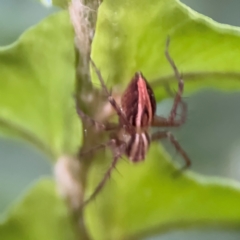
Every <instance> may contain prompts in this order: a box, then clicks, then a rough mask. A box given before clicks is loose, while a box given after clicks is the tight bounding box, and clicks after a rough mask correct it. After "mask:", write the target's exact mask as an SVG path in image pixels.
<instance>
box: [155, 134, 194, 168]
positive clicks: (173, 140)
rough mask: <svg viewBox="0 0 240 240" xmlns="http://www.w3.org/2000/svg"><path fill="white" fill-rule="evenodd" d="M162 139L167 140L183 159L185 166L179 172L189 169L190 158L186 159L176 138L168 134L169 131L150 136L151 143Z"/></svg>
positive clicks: (185, 154) (186, 156)
mask: <svg viewBox="0 0 240 240" xmlns="http://www.w3.org/2000/svg"><path fill="white" fill-rule="evenodd" d="M162 138H168V139H169V141H170V142H171V143H172V144H173V146H174V147H175V149H176V150H177V151H178V152H179V153H180V154H181V156H182V157H183V159H184V161H185V166H183V167H182V169H181V170H184V169H186V168H188V167H190V166H191V160H190V158H189V157H188V155H187V153H186V152H185V151H184V150H183V148H182V147H181V145H180V143H179V142H178V141H177V140H176V138H175V137H174V136H173V134H172V133H171V132H169V131H159V132H156V133H153V134H152V136H151V140H152V141H157V140H160V139H162Z"/></svg>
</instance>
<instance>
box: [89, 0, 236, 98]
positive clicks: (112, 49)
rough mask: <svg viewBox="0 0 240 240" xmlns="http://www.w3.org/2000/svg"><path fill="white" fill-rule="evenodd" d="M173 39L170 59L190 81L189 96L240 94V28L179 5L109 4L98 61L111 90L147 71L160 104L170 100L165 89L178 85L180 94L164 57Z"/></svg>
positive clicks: (102, 16)
mask: <svg viewBox="0 0 240 240" xmlns="http://www.w3.org/2000/svg"><path fill="white" fill-rule="evenodd" d="M167 36H170V39H171V42H170V54H171V56H172V58H173V59H174V61H175V63H176V65H177V67H178V69H179V71H180V72H181V73H182V75H183V77H184V79H185V83H186V84H185V92H188V93H192V92H193V91H196V90H200V89H201V88H204V87H214V88H218V89H222V90H236V89H239V88H240V73H239V65H240V58H239V56H240V31H239V28H237V27H231V26H228V25H224V24H218V23H216V22H214V21H213V20H211V19H209V18H208V17H205V16H203V15H201V14H199V13H197V12H195V11H193V10H191V9H190V8H187V7H186V6H185V5H183V4H182V3H180V2H179V1H175V0H168V1H166V0H153V1H151V3H149V2H148V1H144V0H140V1H136V0H116V1H114V2H112V1H110V0H106V1H104V2H103V3H102V5H101V6H100V8H99V11H98V22H97V27H96V33H95V36H94V41H93V46H92V58H93V60H94V61H95V63H96V65H97V66H98V68H100V70H101V73H102V75H103V77H104V79H108V83H109V84H110V85H111V86H112V85H113V84H116V83H124V85H126V84H127V83H128V82H129V80H130V79H131V78H132V76H133V75H134V73H135V72H136V71H139V70H140V71H142V73H143V74H144V75H145V77H146V78H147V79H148V80H149V81H150V82H154V85H153V86H154V90H155V95H156V97H157V99H158V100H160V99H162V98H163V97H166V95H167V94H166V92H164V91H163V90H162V89H163V88H162V84H163V83H166V82H167V83H172V82H174V87H175V88H176V80H175V78H174V76H173V71H172V69H171V67H170V64H169V63H168V62H167V60H166V58H165V55H164V50H165V45H166V40H167ZM155 80H158V81H157V82H155ZM97 81H98V80H96V78H95V82H97Z"/></svg>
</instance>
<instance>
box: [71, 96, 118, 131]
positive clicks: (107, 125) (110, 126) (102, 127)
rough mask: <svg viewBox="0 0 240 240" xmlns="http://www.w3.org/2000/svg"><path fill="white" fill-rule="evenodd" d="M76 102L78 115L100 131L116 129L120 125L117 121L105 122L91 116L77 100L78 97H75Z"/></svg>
mask: <svg viewBox="0 0 240 240" xmlns="http://www.w3.org/2000/svg"><path fill="white" fill-rule="evenodd" d="M75 102H76V110H77V114H78V116H79V117H80V118H81V119H82V120H83V121H86V122H88V123H89V124H90V125H93V126H94V127H95V128H96V129H97V130H98V131H99V130H100V131H104V130H105V131H111V130H115V129H117V128H118V127H119V124H117V123H110V122H106V123H105V124H103V123H101V122H98V121H96V120H94V119H93V118H91V117H89V116H88V115H87V114H85V113H84V112H83V111H82V110H81V108H80V106H79V103H78V101H77V99H75Z"/></svg>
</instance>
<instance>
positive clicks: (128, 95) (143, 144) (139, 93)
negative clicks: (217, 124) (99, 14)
mask: <svg viewBox="0 0 240 240" xmlns="http://www.w3.org/2000/svg"><path fill="white" fill-rule="evenodd" d="M169 43H170V39H169V38H168V39H167V42H166V48H165V56H166V58H167V60H168V62H169V63H170V65H171V67H172V69H173V71H174V74H175V77H176V79H177V80H178V91H177V92H176V94H175V97H174V102H173V106H172V109H171V111H170V114H169V117H168V118H164V117H160V116H157V115H156V100H155V96H154V93H153V90H152V88H151V86H150V85H149V83H148V82H147V80H146V79H145V78H144V76H143V74H142V73H141V72H136V73H135V75H134V77H133V78H132V80H131V81H130V83H129V85H128V87H127V89H126V90H125V92H124V93H123V95H122V98H121V106H120V105H118V104H117V102H116V101H115V99H114V98H113V97H112V94H111V92H110V91H109V90H108V89H107V87H106V85H105V83H104V80H103V77H102V75H101V72H100V71H99V69H98V68H97V67H96V65H95V63H94V62H93V61H92V60H91V59H90V62H91V64H92V66H93V69H94V70H95V72H96V74H97V77H98V79H99V81H100V83H101V86H102V89H103V91H104V92H105V93H106V95H107V97H108V101H109V103H110V104H111V106H112V108H113V109H114V110H115V112H116V113H117V115H118V120H119V121H118V123H116V124H110V123H106V124H102V123H100V122H98V121H95V120H94V119H92V118H90V117H89V116H87V115H86V114H85V113H84V112H83V111H82V110H81V109H80V108H79V106H78V104H77V113H78V115H79V116H80V118H82V119H84V120H87V121H89V122H91V123H92V125H95V126H96V127H97V128H98V129H102V130H107V131H108V130H111V131H113V132H114V134H113V136H112V138H111V139H110V140H109V141H108V142H107V143H105V144H100V145H97V146H96V147H94V148H93V149H91V150H90V151H93V150H94V151H95V150H98V149H101V148H105V147H110V148H111V149H112V152H113V160H112V163H111V165H110V167H109V168H108V170H107V171H106V173H105V175H104V176H103V178H102V180H101V181H100V183H99V184H98V185H97V187H96V188H95V190H94V192H93V193H92V194H91V195H90V197H89V198H88V199H87V200H85V202H84V203H83V206H85V205H86V204H88V203H89V202H90V201H91V200H92V199H94V198H95V197H96V195H97V194H98V193H99V192H100V191H101V189H102V188H103V187H104V185H105V183H106V181H107V180H108V178H109V177H110V175H111V172H112V171H113V169H114V168H115V167H116V165H117V163H118V161H119V159H120V158H121V157H122V156H123V155H126V156H127V158H128V159H129V160H130V161H132V162H134V163H136V162H140V161H143V160H144V159H145V157H146V154H147V152H148V149H149V146H150V144H151V142H152V141H157V140H159V139H163V138H168V139H169V140H170V142H171V143H172V144H173V146H174V147H175V149H176V150H177V151H178V152H179V153H180V154H181V156H182V157H183V159H184V160H185V166H184V167H183V168H182V169H184V168H187V167H189V166H190V165H191V161H190V158H189V157H188V155H187V154H186V152H185V151H184V150H183V149H182V147H181V146H180V144H179V142H178V141H177V140H176V139H175V137H174V136H173V134H172V133H171V132H169V131H165V130H164V131H157V132H155V133H153V134H151V135H150V132H149V129H150V127H151V126H154V127H178V126H180V125H182V124H183V123H184V122H185V120H186V113H187V106H186V103H184V102H183V101H182V94H183V89H184V81H183V79H182V77H181V75H180V74H179V72H178V69H177V67H176V65H175V63H174V61H173V59H172V58H171V57H170V54H169V51H168V48H169ZM179 106H181V109H182V114H181V117H180V119H177V109H178V107H179ZM90 151H88V152H90ZM86 153H87V152H85V153H82V154H86Z"/></svg>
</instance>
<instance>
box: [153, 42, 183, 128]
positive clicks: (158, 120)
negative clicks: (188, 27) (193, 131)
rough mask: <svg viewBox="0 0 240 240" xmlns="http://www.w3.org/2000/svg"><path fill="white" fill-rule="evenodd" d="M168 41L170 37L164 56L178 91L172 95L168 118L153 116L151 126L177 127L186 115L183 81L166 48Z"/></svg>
mask: <svg viewBox="0 0 240 240" xmlns="http://www.w3.org/2000/svg"><path fill="white" fill-rule="evenodd" d="M169 43H170V38H169V37H168V38H167V42H166V49H165V55H166V58H167V60H168V62H169V63H170V65H171V67H172V69H173V71H174V74H175V77H176V79H177V80H178V91H177V92H176V94H175V97H174V101H173V106H172V109H171V111H170V115H169V117H168V118H163V117H160V116H156V115H155V116H154V119H153V122H152V126H159V127H177V126H180V125H182V124H183V123H184V122H185V121H186V115H187V105H186V103H185V102H183V101H182V95H183V90H184V81H183V79H182V77H181V74H180V73H179V71H178V69H177V67H176V65H175V63H174V61H173V59H172V58H171V56H170V54H169V51H168V48H169ZM179 105H180V106H181V108H182V114H181V118H180V119H179V120H177V119H176V117H177V109H178V106H179Z"/></svg>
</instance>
